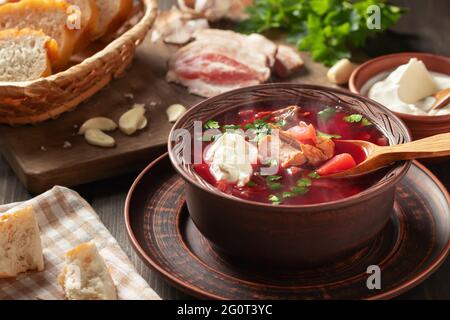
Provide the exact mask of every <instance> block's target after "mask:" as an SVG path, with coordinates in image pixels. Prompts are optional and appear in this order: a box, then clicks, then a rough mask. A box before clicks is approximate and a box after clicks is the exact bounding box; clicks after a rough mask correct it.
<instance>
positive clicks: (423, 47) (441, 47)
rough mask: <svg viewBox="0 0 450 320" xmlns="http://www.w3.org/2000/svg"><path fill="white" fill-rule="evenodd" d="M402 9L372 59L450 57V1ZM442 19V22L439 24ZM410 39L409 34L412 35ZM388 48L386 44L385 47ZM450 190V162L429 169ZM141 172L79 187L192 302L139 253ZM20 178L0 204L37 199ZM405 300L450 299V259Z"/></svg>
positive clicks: (146, 272)
mask: <svg viewBox="0 0 450 320" xmlns="http://www.w3.org/2000/svg"><path fill="white" fill-rule="evenodd" d="M159 2H160V7H161V8H162V9H166V8H168V7H170V6H171V3H173V2H175V1H172V0H160V1H159ZM391 2H394V3H397V4H402V5H407V6H408V7H409V8H410V12H409V14H408V15H407V16H405V17H404V18H403V20H402V21H401V23H400V24H399V25H398V26H397V28H396V30H397V31H399V32H401V33H402V36H399V35H398V34H397V33H392V34H390V35H388V36H386V37H384V38H383V39H379V40H378V42H375V41H372V42H371V43H369V45H368V50H369V54H371V53H372V54H378V53H380V54H381V52H378V51H379V50H380V47H383V48H384V52H397V51H406V50H420V51H429V52H433V53H439V54H443V55H450V44H449V42H448V41H447V40H448V34H447V33H448V30H450V20H449V19H448V12H450V1H448V0H429V1H423V0H414V1H413V0H409V1H408V0H395V1H391ZM439 15H442V19H439ZM406 34H407V35H406ZM380 43H382V45H380ZM429 168H430V169H431V170H432V171H433V172H434V173H435V174H436V175H437V176H438V177H439V178H440V179H441V181H442V182H443V183H444V185H445V186H446V187H447V189H449V188H450V171H449V170H448V169H449V163H444V164H440V165H433V166H431V167H429ZM136 176H137V173H134V174H130V175H127V176H123V177H120V178H115V179H110V180H107V181H101V182H97V183H93V184H89V185H84V186H80V187H78V188H75V190H76V191H78V192H79V193H80V194H81V195H82V196H83V197H84V198H85V199H86V200H87V201H88V202H89V203H91V205H92V206H93V208H94V209H95V210H96V211H97V213H98V214H99V216H100V218H101V219H102V221H103V223H104V224H105V225H106V227H107V228H108V229H109V230H110V232H111V233H112V235H113V236H114V237H115V238H116V239H117V241H118V242H119V244H120V245H121V246H122V248H123V250H124V251H125V252H126V253H127V255H128V256H129V257H130V259H131V261H132V262H133V263H134V265H135V266H136V269H137V271H138V272H139V273H140V274H141V275H142V276H143V277H144V279H146V280H147V281H148V283H149V284H150V286H152V287H153V288H154V289H155V291H156V292H157V293H158V294H159V295H160V296H161V297H162V298H163V299H180V298H189V297H188V296H186V295H184V294H183V293H181V292H180V291H178V290H176V289H175V288H173V287H172V286H170V285H169V284H167V283H166V282H165V281H164V280H163V279H161V278H160V277H159V276H158V275H156V274H155V273H154V272H152V271H151V270H150V269H149V268H148V267H146V266H145V265H144V263H143V262H142V261H141V260H140V259H139V258H138V256H137V255H136V254H135V252H134V251H133V249H132V247H131V244H130V242H129V241H128V236H127V233H126V230H125V223H124V218H123V207H124V202H125V197H126V194H127V191H128V188H129V187H130V186H131V183H132V182H133V180H134V178H135V177H136ZM32 197H33V195H31V194H29V193H28V192H27V191H26V190H25V188H24V187H23V186H22V185H21V183H20V182H19V181H18V179H17V178H16V177H15V176H14V174H13V172H12V171H11V169H10V168H9V167H8V166H7V165H6V164H5V162H4V161H3V159H0V204H4V203H10V202H16V201H24V200H27V199H30V198H32ZM400 298H403V299H450V259H447V260H446V262H445V263H444V264H443V265H442V266H441V267H440V268H439V270H438V271H436V272H435V273H434V274H433V275H432V276H431V277H430V278H429V279H427V280H426V281H425V282H424V283H422V284H421V285H419V286H418V287H416V288H414V289H412V290H411V291H409V292H407V293H405V294H403V295H402V296H401V297H400Z"/></svg>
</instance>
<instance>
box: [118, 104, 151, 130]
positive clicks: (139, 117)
mask: <svg viewBox="0 0 450 320" xmlns="http://www.w3.org/2000/svg"><path fill="white" fill-rule="evenodd" d="M144 115H145V108H144V107H142V106H137V107H133V108H132V109H130V110H129V111H127V112H125V113H124V114H123V115H122V116H121V117H120V119H119V128H120V130H121V131H122V132H123V133H125V134H127V135H132V134H134V133H135V132H136V131H137V130H138V129H139V128H140V126H142V125H143V123H142V122H143V121H144V118H145V116H144Z"/></svg>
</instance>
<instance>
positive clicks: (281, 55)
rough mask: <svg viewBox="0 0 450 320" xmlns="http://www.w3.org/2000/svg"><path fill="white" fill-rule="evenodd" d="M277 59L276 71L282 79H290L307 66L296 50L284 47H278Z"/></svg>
mask: <svg viewBox="0 0 450 320" xmlns="http://www.w3.org/2000/svg"><path fill="white" fill-rule="evenodd" d="M275 59H276V61H275V66H274V71H275V73H276V74H277V76H279V77H281V78H287V77H289V76H290V75H291V74H293V73H294V72H296V71H298V70H300V69H301V68H302V67H303V65H304V64H305V63H304V62H303V59H302V58H301V57H300V55H299V53H298V52H297V51H296V50H294V49H292V48H291V47H288V46H284V45H280V46H278V51H277V55H276V57H275Z"/></svg>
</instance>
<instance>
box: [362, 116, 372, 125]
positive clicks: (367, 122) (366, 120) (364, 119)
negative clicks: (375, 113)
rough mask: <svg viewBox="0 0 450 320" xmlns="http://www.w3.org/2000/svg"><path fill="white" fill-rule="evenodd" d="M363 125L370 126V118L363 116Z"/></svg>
mask: <svg viewBox="0 0 450 320" xmlns="http://www.w3.org/2000/svg"><path fill="white" fill-rule="evenodd" d="M361 125H362V126H363V127H368V126H371V125H372V122H370V121H369V120H368V119H366V118H363V119H362V120H361Z"/></svg>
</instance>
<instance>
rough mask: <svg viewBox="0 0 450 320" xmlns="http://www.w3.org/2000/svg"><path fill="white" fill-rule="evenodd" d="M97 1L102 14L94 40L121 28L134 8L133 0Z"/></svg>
mask: <svg viewBox="0 0 450 320" xmlns="http://www.w3.org/2000/svg"><path fill="white" fill-rule="evenodd" d="M96 1H97V6H98V9H99V14H100V15H99V19H98V23H97V28H96V29H95V31H94V33H93V34H92V40H97V39H99V38H101V37H103V36H104V35H106V34H108V33H110V32H113V31H114V30H116V29H117V28H119V27H120V25H121V24H122V23H123V22H124V21H125V19H126V18H127V17H128V15H129V14H130V12H131V10H132V9H133V0H96Z"/></svg>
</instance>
